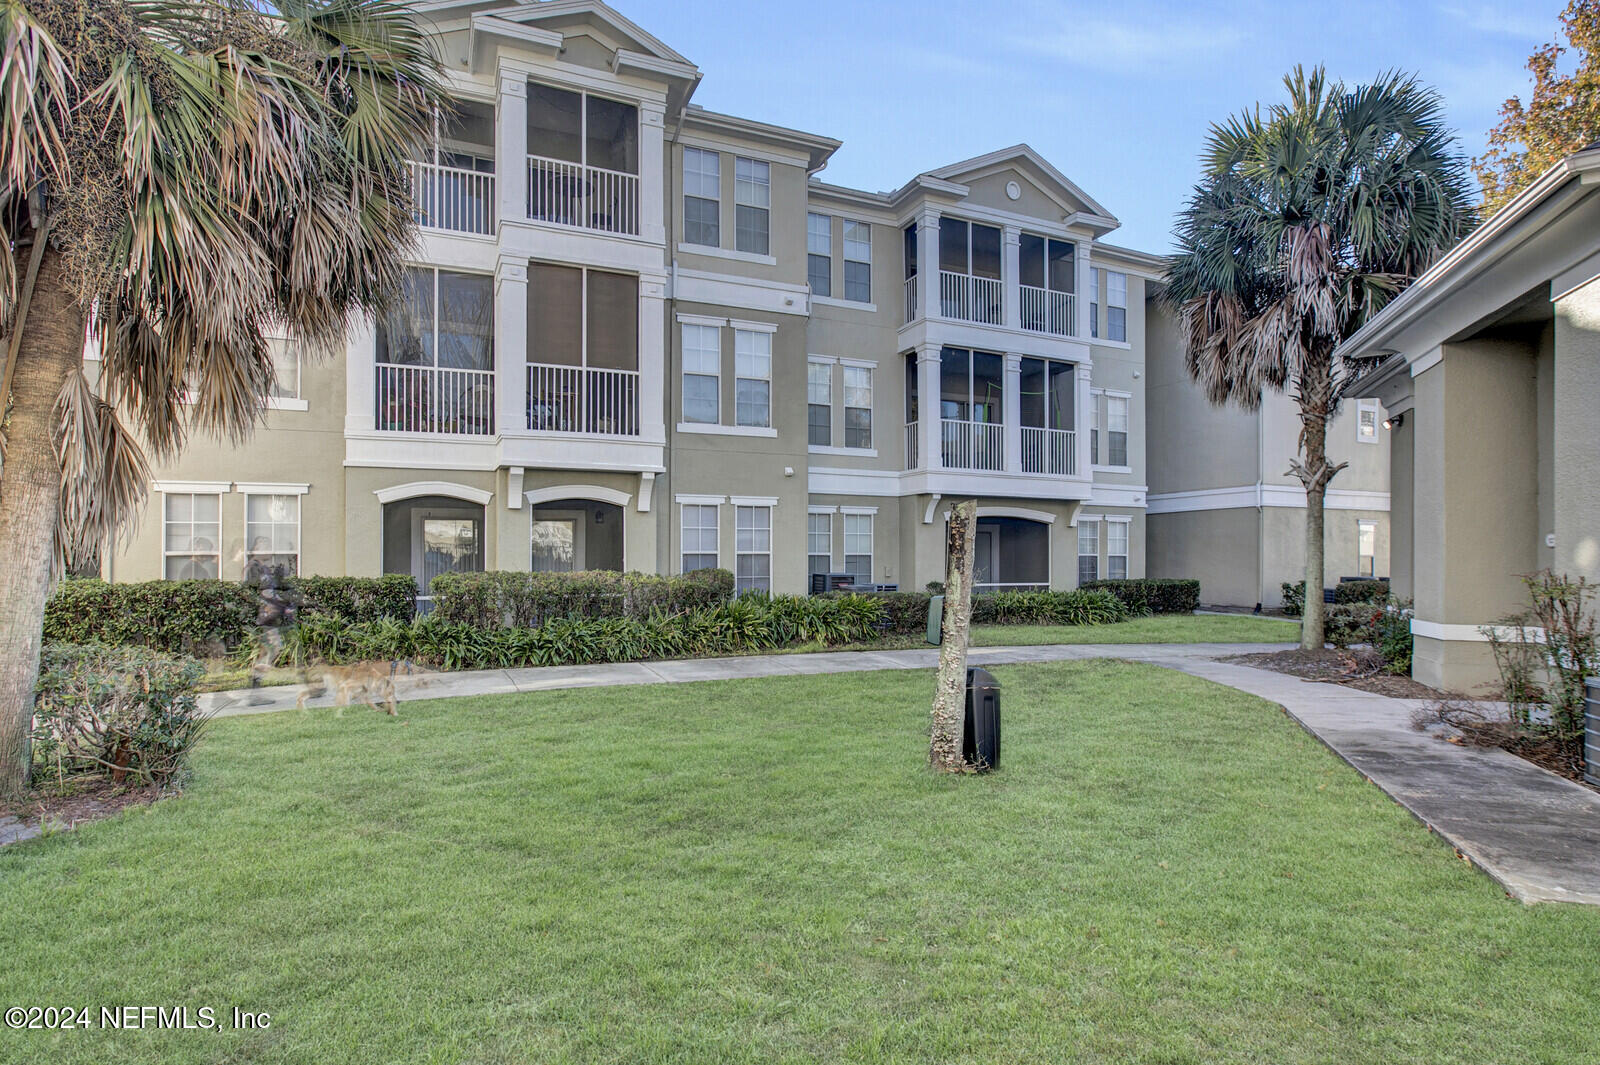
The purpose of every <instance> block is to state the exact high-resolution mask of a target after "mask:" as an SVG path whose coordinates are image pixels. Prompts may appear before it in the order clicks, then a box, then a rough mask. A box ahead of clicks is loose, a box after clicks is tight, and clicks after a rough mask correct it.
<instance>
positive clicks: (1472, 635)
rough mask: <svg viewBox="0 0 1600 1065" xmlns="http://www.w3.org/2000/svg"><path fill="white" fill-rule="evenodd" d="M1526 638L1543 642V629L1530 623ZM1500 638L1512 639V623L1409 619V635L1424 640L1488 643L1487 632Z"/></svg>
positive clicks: (1514, 629)
mask: <svg viewBox="0 0 1600 1065" xmlns="http://www.w3.org/2000/svg"><path fill="white" fill-rule="evenodd" d="M1524 631H1525V632H1526V633H1527V634H1528V638H1529V639H1531V640H1533V641H1534V642H1535V643H1544V630H1543V629H1542V628H1539V627H1538V626H1536V625H1530V626H1528V627H1527V628H1526V629H1525V630H1524ZM1490 632H1493V633H1494V635H1496V636H1497V637H1499V638H1500V639H1502V640H1509V639H1512V638H1513V637H1514V636H1515V635H1516V627H1515V626H1513V625H1490V624H1484V625H1455V624H1448V623H1446V622H1443V621H1425V620H1423V619H1422V618H1416V617H1414V618H1412V619H1411V635H1413V636H1421V637H1422V638H1423V639H1425V640H1444V641H1446V642H1449V643H1488V642H1489V633H1490Z"/></svg>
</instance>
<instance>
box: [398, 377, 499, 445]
mask: <svg viewBox="0 0 1600 1065" xmlns="http://www.w3.org/2000/svg"><path fill="white" fill-rule="evenodd" d="M377 374H378V380H377V390H376V396H377V409H376V411H375V412H374V419H375V421H374V424H375V425H376V426H377V427H378V428H379V429H380V430H383V431H385V432H395V433H457V434H463V435H472V436H485V435H488V434H490V433H493V432H494V371H493V370H455V369H447V368H445V367H434V366H397V365H394V364H392V363H379V364H378V366H377Z"/></svg>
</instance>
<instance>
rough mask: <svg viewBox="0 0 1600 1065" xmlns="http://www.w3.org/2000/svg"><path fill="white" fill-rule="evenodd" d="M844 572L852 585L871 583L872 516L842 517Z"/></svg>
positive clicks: (855, 515) (849, 515)
mask: <svg viewBox="0 0 1600 1065" xmlns="http://www.w3.org/2000/svg"><path fill="white" fill-rule="evenodd" d="M844 571H845V572H846V573H848V574H850V576H851V577H853V578H855V580H854V582H853V583H856V584H871V583H872V515H871V514H846V515H845V516H844Z"/></svg>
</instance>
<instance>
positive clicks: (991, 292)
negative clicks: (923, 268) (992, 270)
mask: <svg viewBox="0 0 1600 1065" xmlns="http://www.w3.org/2000/svg"><path fill="white" fill-rule="evenodd" d="M1003 292H1004V288H1003V286H1002V285H1001V284H1000V279H999V278H997V277H975V276H974V275H972V274H958V273H954V272H952V271H950V270H940V271H939V313H940V314H941V315H942V316H943V317H945V318H955V319H958V320H960V321H964V322H982V323H983V324H984V325H999V324H1001V323H1002V322H1003V321H1004V320H1005V314H1004V311H1003V309H1002V308H1003Z"/></svg>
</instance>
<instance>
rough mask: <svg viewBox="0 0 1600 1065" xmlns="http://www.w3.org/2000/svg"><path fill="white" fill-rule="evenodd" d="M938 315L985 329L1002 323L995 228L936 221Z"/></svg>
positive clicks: (947, 219) (1002, 300)
mask: <svg viewBox="0 0 1600 1065" xmlns="http://www.w3.org/2000/svg"><path fill="white" fill-rule="evenodd" d="M939 314H940V315H941V316H942V317H945V318H954V319H957V320H959V321H964V322H981V323H982V324H984V325H1000V324H1001V323H1003V322H1004V321H1005V299H1004V289H1003V286H1002V284H1001V281H1000V229H999V227H998V226H986V225H981V224H980V223H977V222H967V221H963V220H962V219H959V218H942V219H940V220H939Z"/></svg>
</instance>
